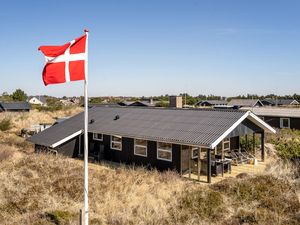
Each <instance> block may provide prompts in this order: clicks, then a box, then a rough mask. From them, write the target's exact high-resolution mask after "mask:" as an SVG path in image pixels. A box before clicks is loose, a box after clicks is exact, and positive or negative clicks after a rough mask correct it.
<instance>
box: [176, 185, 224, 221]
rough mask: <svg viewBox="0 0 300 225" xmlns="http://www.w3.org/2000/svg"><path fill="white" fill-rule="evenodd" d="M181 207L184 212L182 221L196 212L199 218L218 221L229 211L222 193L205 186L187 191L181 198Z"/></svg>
mask: <svg viewBox="0 0 300 225" xmlns="http://www.w3.org/2000/svg"><path fill="white" fill-rule="evenodd" d="M179 208H180V209H181V211H183V212H184V213H183V215H182V216H181V220H182V221H184V220H186V218H190V217H191V216H192V215H195V214H196V216H197V217H198V218H199V219H204V220H205V219H206V220H208V221H217V220H219V219H221V218H222V217H223V215H224V214H225V213H226V212H227V210H226V208H225V203H224V199H223V196H222V194H221V193H220V192H217V191H213V190H209V189H208V190H207V189H203V188H199V189H196V190H193V191H187V192H185V194H184V195H183V197H182V198H181V199H179Z"/></svg>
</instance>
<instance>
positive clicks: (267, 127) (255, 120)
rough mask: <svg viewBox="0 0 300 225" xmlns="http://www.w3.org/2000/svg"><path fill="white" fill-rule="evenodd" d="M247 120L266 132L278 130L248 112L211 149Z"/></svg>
mask: <svg viewBox="0 0 300 225" xmlns="http://www.w3.org/2000/svg"><path fill="white" fill-rule="evenodd" d="M246 118H248V119H249V120H250V121H251V122H253V123H254V124H256V125H257V126H259V127H261V128H262V129H263V130H264V131H266V132H268V133H276V130H275V129H274V128H272V127H271V126H270V125H269V124H267V123H266V122H264V121H263V120H262V119H260V118H259V117H258V116H256V115H255V114H254V113H252V112H251V111H247V112H246V113H245V114H244V115H243V116H242V117H241V118H240V119H238V120H237V121H236V122H235V123H234V124H233V125H232V126H231V127H230V128H229V129H228V130H226V131H225V132H224V133H223V134H222V135H221V136H220V137H219V138H218V139H217V140H215V141H214V142H213V143H212V144H211V145H210V148H211V149H214V148H215V147H216V146H217V145H218V144H219V143H220V142H221V141H222V140H223V139H224V138H226V137H227V136H228V135H229V134H230V133H231V132H232V131H233V130H234V129H235V128H236V127H237V126H238V125H239V124H240V123H242V122H243V121H244V120H245V119H246Z"/></svg>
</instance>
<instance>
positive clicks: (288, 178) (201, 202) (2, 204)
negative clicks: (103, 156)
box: [0, 144, 300, 225]
mask: <svg viewBox="0 0 300 225" xmlns="http://www.w3.org/2000/svg"><path fill="white" fill-rule="evenodd" d="M8 152H9V153H8ZM273 172H275V173H276V175H273ZM89 175H90V176H89V183H90V189H89V190H90V218H91V224H244V223H248V224H270V222H272V223H273V224H299V222H300V214H299V210H300V204H299V201H298V199H297V188H299V184H297V182H296V180H295V179H294V177H293V176H294V174H293V173H292V172H291V169H290V168H289V169H288V168H285V169H282V167H281V166H280V165H279V166H278V167H277V168H276V171H266V172H265V173H264V174H262V175H260V176H247V177H245V178H242V179H236V178H231V179H226V180H224V181H222V182H219V183H216V184H213V185H211V186H207V185H203V184H198V183H193V182H190V181H187V180H183V179H181V178H180V177H179V176H178V175H177V174H176V173H174V172H171V171H168V172H165V173H160V172H157V171H149V170H146V169H143V168H133V167H130V168H128V167H125V166H122V165H120V166H119V167H116V166H110V165H109V164H104V165H97V164H91V165H90V170H89ZM0 184H1V186H0V224H8V225H10V224H25V225H27V224H28V225H29V224H36V225H37V224H79V222H78V221H79V209H80V208H83V205H82V202H83V189H82V186H83V162H82V161H81V160H75V159H69V158H64V157H55V156H53V155H46V154H28V153H27V152H20V151H19V150H18V148H17V147H15V146H5V145H3V144H1V145H0ZM297 185H298V186H297Z"/></svg>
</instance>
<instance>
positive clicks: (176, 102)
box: [169, 95, 182, 108]
mask: <svg viewBox="0 0 300 225" xmlns="http://www.w3.org/2000/svg"><path fill="white" fill-rule="evenodd" d="M169 100H170V104H169V106H170V107H171V108H182V96H175V95H171V96H170V97H169Z"/></svg>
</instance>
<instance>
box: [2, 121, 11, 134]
mask: <svg viewBox="0 0 300 225" xmlns="http://www.w3.org/2000/svg"><path fill="white" fill-rule="evenodd" d="M11 127H12V123H11V120H10V119H3V120H2V121H0V130H1V131H7V130H10V128H11Z"/></svg>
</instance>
